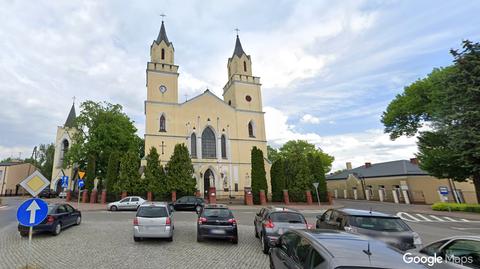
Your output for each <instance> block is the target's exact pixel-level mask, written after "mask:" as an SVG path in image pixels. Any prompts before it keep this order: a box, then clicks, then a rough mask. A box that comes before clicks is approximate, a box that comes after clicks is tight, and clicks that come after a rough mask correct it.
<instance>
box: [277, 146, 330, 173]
mask: <svg viewBox="0 0 480 269" xmlns="http://www.w3.org/2000/svg"><path fill="white" fill-rule="evenodd" d="M309 153H312V154H318V155H319V156H320V158H321V159H322V164H323V166H324V171H325V173H328V172H329V171H330V169H331V168H332V163H333V161H334V160H335V158H334V157H333V156H330V155H328V154H327V153H325V152H323V151H322V150H321V149H320V148H318V149H317V148H315V145H314V144H310V143H308V142H307V141H305V140H290V141H288V142H287V143H285V144H283V146H282V147H280V149H279V150H278V155H279V156H281V157H283V158H286V159H289V158H293V157H294V156H297V155H302V156H304V157H307V155H308V154H309Z"/></svg>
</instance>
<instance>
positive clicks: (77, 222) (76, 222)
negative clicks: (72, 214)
mask: <svg viewBox="0 0 480 269" xmlns="http://www.w3.org/2000/svg"><path fill="white" fill-rule="evenodd" d="M81 222H82V217H80V216H78V217H77V220H76V221H75V225H80V223H81Z"/></svg>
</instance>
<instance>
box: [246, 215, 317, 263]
mask: <svg viewBox="0 0 480 269" xmlns="http://www.w3.org/2000/svg"><path fill="white" fill-rule="evenodd" d="M253 225H254V229H255V237H257V238H258V237H259V238H260V242H261V245H262V251H263V253H265V254H267V253H268V250H269V249H270V245H271V244H272V243H274V242H276V241H277V239H278V237H280V236H281V235H282V234H283V233H284V232H286V231H287V230H289V229H307V228H308V224H307V221H306V220H305V217H304V216H303V215H302V214H301V213H300V212H298V211H297V210H295V209H291V208H286V207H275V206H270V207H265V208H262V209H261V210H260V212H258V213H257V215H256V216H255V219H254V221H253Z"/></svg>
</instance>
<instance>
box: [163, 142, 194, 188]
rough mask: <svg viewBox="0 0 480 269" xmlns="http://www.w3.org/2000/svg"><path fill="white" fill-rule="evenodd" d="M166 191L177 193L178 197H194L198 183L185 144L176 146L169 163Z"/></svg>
mask: <svg viewBox="0 0 480 269" xmlns="http://www.w3.org/2000/svg"><path fill="white" fill-rule="evenodd" d="M166 170H167V176H166V179H167V180H166V188H165V189H166V191H167V193H171V192H172V191H176V192H177V195H179V196H182V195H192V194H194V192H195V190H196V185H197V182H196V180H195V177H193V174H194V170H193V164H192V159H190V154H189V153H188V148H187V147H186V146H185V144H176V145H175V148H174V150H173V155H172V157H170V160H169V161H168V163H167V168H166Z"/></svg>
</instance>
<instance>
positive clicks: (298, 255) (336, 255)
mask: <svg viewBox="0 0 480 269" xmlns="http://www.w3.org/2000/svg"><path fill="white" fill-rule="evenodd" d="M270 268H277V269H283V268H306V269H313V268H318V269H333V268H335V269H347V268H358V269H360V268H362V269H367V268H376V269H378V268H423V269H425V268H426V267H424V266H422V265H418V264H413V263H411V264H407V263H405V262H404V261H403V255H402V253H400V251H398V250H397V249H395V248H392V247H390V246H389V245H387V244H385V243H384V242H382V241H378V240H375V239H372V238H368V237H365V236H362V235H356V234H350V233H347V232H341V231H334V230H290V231H288V232H286V233H285V234H283V235H282V236H281V237H280V238H279V240H278V242H277V243H276V244H275V246H273V247H272V249H271V250H270Z"/></svg>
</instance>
